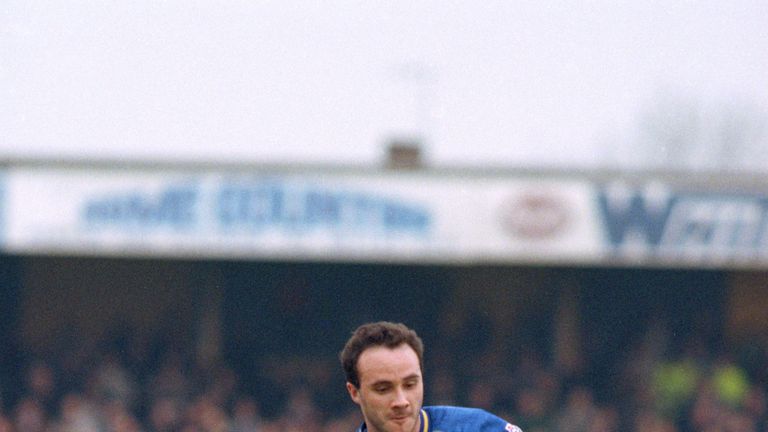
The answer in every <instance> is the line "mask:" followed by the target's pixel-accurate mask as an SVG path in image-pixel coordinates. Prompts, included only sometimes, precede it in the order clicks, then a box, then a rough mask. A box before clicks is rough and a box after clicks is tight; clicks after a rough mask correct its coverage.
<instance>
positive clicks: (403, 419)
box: [347, 344, 424, 432]
mask: <svg viewBox="0 0 768 432" xmlns="http://www.w3.org/2000/svg"><path fill="white" fill-rule="evenodd" d="M357 374H358V377H359V379H360V388H359V389H358V388H356V387H355V386H354V385H352V384H351V383H347V391H349V395H350V396H351V397H352V400H353V401H355V403H356V404H358V405H360V410H361V411H362V412H363V417H364V418H365V424H366V425H367V426H368V430H369V431H371V432H416V431H417V430H418V428H419V424H420V419H419V416H420V413H421V404H422V401H423V399H424V383H423V382H422V377H421V367H420V366H419V358H418V356H416V352H415V351H413V348H411V347H410V346H409V345H408V344H402V345H399V346H398V347H396V348H387V347H385V346H374V347H371V348H367V349H366V350H365V351H363V353H362V354H361V355H360V358H358V360H357Z"/></svg>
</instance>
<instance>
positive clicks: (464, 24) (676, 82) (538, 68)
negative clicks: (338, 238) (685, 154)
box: [0, 0, 768, 166]
mask: <svg viewBox="0 0 768 432" xmlns="http://www.w3.org/2000/svg"><path fill="white" fill-rule="evenodd" d="M767 29H768V2H767V1H765V0H729V1H723V0H701V1H697V0H687V1H683V0H640V1H638V0H551V1H540V0H524V1H514V0H507V1H495V0H485V1H481V2H470V1H462V2H456V1H448V0H439V1H438V0H433V1H417V0H416V1H415V0H391V1H361V0H358V1H318V0H303V1H290V0H274V1H255V0H242V1H228V2H224V1H221V2H219V1H207V2H203V1H180V0H167V1H158V0H151V1H149V0H147V1H144V0H138V1H117V0H115V1H111V2H110V1H97V0H91V1H87V0H82V1H66V0H60V1H50V0H44V1H41V0H3V1H2V2H0V157H3V158H6V157H36V156H42V157H54V158H73V157H74V158H77V157H86V158H132V159H148V160H155V159H162V160H169V159H171V160H173V159H178V160H187V161H188V160H205V161H210V160H213V161H253V162H311V163H314V162H323V163H324V162H332V163H345V164H347V163H353V164H355V163H372V162H377V161H379V160H380V159H381V158H382V156H383V154H384V149H385V144H386V143H387V142H388V140H389V139H392V138H393V137H409V136H419V137H422V138H423V142H424V148H425V153H426V157H427V160H428V161H429V163H431V164H434V165H445V164H450V165H457V164H458V165H462V164H463V165H467V164H468V165H480V166H483V165H500V164H501V165H509V166H520V165H556V166H593V165H596V164H601V163H603V162H605V161H614V160H615V161H622V160H624V161H626V160H631V159H632V158H633V157H634V156H633V154H632V153H633V152H632V149H633V148H634V146H636V145H638V135H639V134H638V129H639V123H640V120H639V119H640V118H641V117H642V115H643V113H645V112H648V111H649V110H651V111H653V110H654V107H656V106H658V105H659V101H664V100H686V101H689V102H691V103H693V104H696V105H697V106H703V107H718V106H724V105H729V106H737V107H743V106H747V107H750V109H751V110H752V111H754V112H756V113H758V115H763V114H764V113H768V78H767V77H768V30H767ZM665 151H669V149H665V148H659V152H665Z"/></svg>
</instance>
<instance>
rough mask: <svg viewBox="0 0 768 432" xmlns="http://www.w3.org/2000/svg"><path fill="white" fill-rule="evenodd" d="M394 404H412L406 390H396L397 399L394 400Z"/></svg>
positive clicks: (400, 406) (404, 405) (397, 405)
mask: <svg viewBox="0 0 768 432" xmlns="http://www.w3.org/2000/svg"><path fill="white" fill-rule="evenodd" d="M393 404H394V405H395V406H396V407H398V408H407V407H408V405H410V402H409V401H408V398H407V397H406V393H405V390H403V389H402V388H398V389H397V390H396V391H395V400H394V401H393Z"/></svg>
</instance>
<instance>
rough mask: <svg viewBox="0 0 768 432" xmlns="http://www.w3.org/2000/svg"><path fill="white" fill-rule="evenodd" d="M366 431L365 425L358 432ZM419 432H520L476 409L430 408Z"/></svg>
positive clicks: (509, 424) (493, 416) (427, 408)
mask: <svg viewBox="0 0 768 432" xmlns="http://www.w3.org/2000/svg"><path fill="white" fill-rule="evenodd" d="M367 430H368V429H367V428H366V427H365V424H363V425H362V426H360V428H359V429H358V430H357V431H358V432H365V431H367ZM419 432H522V431H521V430H520V428H519V427H517V426H515V425H513V424H511V423H508V422H507V421H505V420H502V419H500V418H499V417H496V416H495V415H493V414H491V413H489V412H487V411H484V410H481V409H477V408H463V407H452V406H431V407H424V408H423V409H422V410H421V427H420V428H419Z"/></svg>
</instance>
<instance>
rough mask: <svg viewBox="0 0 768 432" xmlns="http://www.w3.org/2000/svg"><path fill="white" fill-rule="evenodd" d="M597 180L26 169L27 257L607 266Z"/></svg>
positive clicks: (22, 228)
mask: <svg viewBox="0 0 768 432" xmlns="http://www.w3.org/2000/svg"><path fill="white" fill-rule="evenodd" d="M595 196H596V192H595V191H594V190H593V187H592V186H591V185H590V184H589V183H588V182H580V181H554V180H541V181H539V180H531V179H478V178H471V179H461V178H458V177H434V176H424V175H418V174H408V175H406V174H403V173H373V174H364V175H363V174H330V173H307V174H286V173H275V172H266V171H265V172H259V171H254V172H251V173H248V172H246V173H237V174H232V173H227V172H213V171H207V172H200V171H197V172H184V171H163V172H161V171H150V170H147V171H144V170H133V171H128V170H93V169H90V170H86V169H43V168H40V169H33V168H23V169H22V168H19V169H13V170H10V171H8V172H7V174H6V176H5V213H6V214H5V221H4V225H5V234H4V248H5V249H6V250H8V251H10V252H15V253H82V254H97V255H151V256H173V257H176V256H178V257H185V256H192V257H242V258H259V257H262V258H284V259H285V258H287V259H319V260H345V261H346V260H352V261H358V260H360V261H403V262H478V261H495V260H501V261H508V260H517V261H530V260H536V261H542V260H544V261H547V260H549V261H564V260H565V261H595V260H599V258H600V257H601V256H602V254H603V253H604V250H605V247H606V246H605V242H604V241H603V240H602V238H601V236H600V232H601V231H600V226H599V223H598V220H599V218H598V217H597V215H596V213H595V212H596V206H595Z"/></svg>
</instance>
